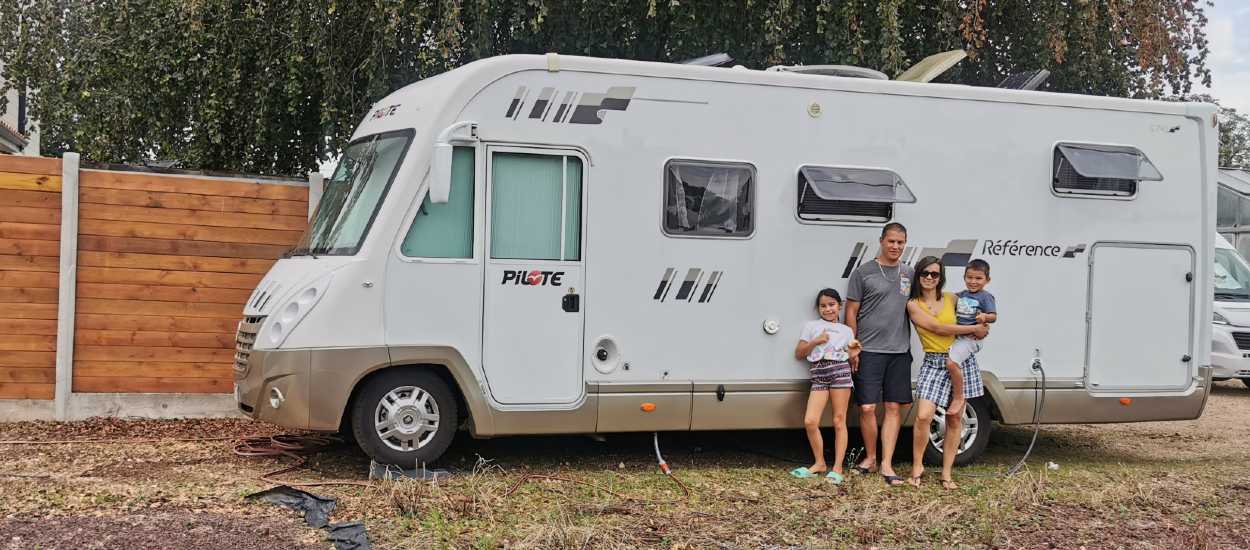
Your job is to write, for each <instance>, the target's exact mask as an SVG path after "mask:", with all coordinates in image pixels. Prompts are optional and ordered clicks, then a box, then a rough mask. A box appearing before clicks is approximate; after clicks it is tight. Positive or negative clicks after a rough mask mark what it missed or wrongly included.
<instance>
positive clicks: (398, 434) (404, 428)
mask: <svg viewBox="0 0 1250 550" xmlns="http://www.w3.org/2000/svg"><path fill="white" fill-rule="evenodd" d="M438 425H439V414H438V403H437V402H436V401H435V400H434V396H432V395H430V393H429V392H427V391H425V390H423V389H421V388H418V387H416V386H400V387H398V388H395V389H393V390H391V391H389V392H387V393H386V395H383V396H382V399H380V400H379V401H378V406H377V407H376V408H375V409H374V413H373V429H374V431H375V432H376V433H377V436H378V439H381V440H382V443H384V444H386V446H387V447H390V448H392V449H394V450H396V451H401V452H407V451H415V450H417V449H420V448H422V447H424V446H426V445H428V444H429V443H430V440H432V439H434V434H436V433H438Z"/></svg>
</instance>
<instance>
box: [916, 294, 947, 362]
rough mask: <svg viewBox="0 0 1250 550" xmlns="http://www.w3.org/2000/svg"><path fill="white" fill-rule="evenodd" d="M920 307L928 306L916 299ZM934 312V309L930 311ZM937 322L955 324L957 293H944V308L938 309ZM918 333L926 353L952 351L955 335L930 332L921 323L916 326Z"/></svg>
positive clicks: (921, 345)
mask: <svg viewBox="0 0 1250 550" xmlns="http://www.w3.org/2000/svg"><path fill="white" fill-rule="evenodd" d="M916 302H918V303H919V304H920V307H926V306H925V304H924V302H923V301H920V300H916ZM930 313H932V311H930ZM937 322H939V323H942V324H943V325H953V324H955V295H954V294H951V293H949V292H943V293H942V309H941V310H940V311H938V314H937ZM916 334H917V335H919V336H920V347H922V348H924V351H925V352H926V353H950V351H951V344H954V343H955V337H954V336H942V335H940V334H935V333H932V332H929V331H927V330H925V329H923V328H920V326H919V325H917V326H916Z"/></svg>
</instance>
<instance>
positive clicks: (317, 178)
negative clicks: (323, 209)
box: [308, 172, 326, 220]
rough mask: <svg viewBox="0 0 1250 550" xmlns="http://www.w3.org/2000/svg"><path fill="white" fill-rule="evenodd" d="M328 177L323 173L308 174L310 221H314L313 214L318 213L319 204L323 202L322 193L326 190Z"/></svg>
mask: <svg viewBox="0 0 1250 550" xmlns="http://www.w3.org/2000/svg"><path fill="white" fill-rule="evenodd" d="M325 181H326V177H325V176H324V175H322V173H321V172H309V173H308V219H309V220H312V216H313V212H316V211H317V203H319V202H321V192H322V191H323V190H324V189H325Z"/></svg>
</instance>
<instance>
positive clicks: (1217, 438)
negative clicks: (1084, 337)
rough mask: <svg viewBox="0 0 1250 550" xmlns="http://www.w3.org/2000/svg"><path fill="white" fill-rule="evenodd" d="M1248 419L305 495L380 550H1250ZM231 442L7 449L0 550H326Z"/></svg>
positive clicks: (531, 469) (595, 462) (794, 447)
mask: <svg viewBox="0 0 1250 550" xmlns="http://www.w3.org/2000/svg"><path fill="white" fill-rule="evenodd" d="M1248 414H1250V390H1248V389H1246V387H1245V386H1243V385H1242V384H1241V383H1238V382H1225V383H1220V384H1217V387H1216V389H1215V391H1214V393H1213V395H1212V396H1211V399H1210V401H1209V402H1208V404H1207V410H1206V413H1205V414H1204V415H1203V417H1202V418H1200V419H1198V420H1195V421H1187V422H1160V423H1145V424H1130V425H1097V426H1094V425H1090V426H1085V425H1081V426H1055V427H1044V428H1043V431H1042V434H1041V437H1040V438H1039V440H1038V444H1037V449H1036V450H1035V451H1034V453H1033V456H1032V457H1031V458H1030V459H1029V463H1028V467H1027V468H1026V469H1025V470H1023V471H1022V472H1021V473H1019V474H1018V475H1016V476H1013V477H1011V478H1007V479H1001V478H993V477H972V476H986V475H991V474H994V473H996V472H1001V471H1002V470H1004V469H1005V468H1007V467H1008V466H1010V465H1011V464H1013V463H1015V462H1016V461H1017V460H1018V458H1019V456H1020V454H1021V453H1022V452H1023V451H1024V449H1025V447H1026V446H1027V445H1028V441H1029V437H1030V436H1031V431H1030V430H1029V429H1026V428H1022V427H1013V428H1000V429H998V430H997V431H995V433H994V436H993V439H992V440H991V443H990V450H989V452H988V453H987V455H986V456H985V457H984V459H983V460H981V461H980V462H979V463H978V464H976V465H974V466H971V467H968V468H963V469H960V470H959V472H958V473H959V474H960V477H958V478H957V479H958V480H959V481H960V483H961V485H962V488H961V489H960V490H958V491H950V492H947V491H943V490H941V488H940V487H939V485H938V483H937V471H936V468H931V469H930V473H929V474H928V475H927V476H926V477H925V480H924V486H923V487H922V488H921V489H919V490H916V489H912V488H889V487H886V486H885V484H884V483H882V482H881V479H880V477H879V476H876V475H872V476H853V477H852V478H851V479H850V480H849V482H848V483H847V484H846V485H843V486H841V487H835V486H832V485H829V484H827V483H824V482H822V481H809V480H796V479H793V478H790V477H789V476H788V475H786V472H787V471H788V470H789V469H790V468H792V467H794V465H796V464H795V463H796V462H797V461H802V460H804V459H805V455H806V453H807V450H806V443H805V440H804V438H803V435H802V433H801V432H800V431H797V430H795V431H777V432H724V433H679V434H661V443H662V445H663V447H664V452H665V458H666V459H667V460H668V461H669V463H670V464H671V465H672V467H673V469H674V472H675V473H676V475H677V477H678V478H679V479H680V480H681V481H683V482H684V483H685V485H687V486H688V487H689V491H690V495H689V497H685V496H683V491H682V489H681V488H680V487H678V485H677V484H675V483H672V482H670V480H668V479H666V478H665V477H664V476H662V475H660V474H658V473H657V470H656V467H655V462H654V455H653V454H652V451H651V439H650V434H637V435H622V436H616V437H609V438H608V439H607V440H606V441H595V440H592V439H590V438H588V437H526V438H505V439H497V440H473V439H471V438H468V437H460V438H459V439H457V441H456V443H455V444H454V445H453V447H452V451H451V452H450V453H449V455H448V457H447V460H446V465H447V466H449V467H451V468H452V469H453V470H454V471H455V474H454V475H453V476H452V477H451V478H449V479H448V480H445V481H443V482H441V483H438V484H433V483H429V482H417V481H400V482H376V483H374V484H373V486H371V487H357V486H324V487H312V488H309V489H308V490H309V491H310V492H313V493H315V494H318V495H322V496H330V497H334V498H337V499H338V501H339V503H338V509H337V510H336V511H335V512H334V515H333V517H332V521H334V522H343V521H362V522H364V523H365V525H366V527H367V528H368V531H369V537H370V539H371V541H372V543H373V546H374V547H375V548H430V547H446V548H492V547H504V546H506V547H517V548H575V547H576V548H625V547H630V548H635V547H659V548H703V547H713V548H755V547H790V546H808V547H845V546H853V547H876V548H894V547H933V546H942V547H949V546H966V547H993V548H1048V547H1049V548H1082V547H1084V548H1107V547H1124V548H1169V549H1171V548H1250V506H1248V505H1250V477H1247V476H1246V475H1245V473H1244V472H1245V470H1246V465H1247V463H1248V462H1250V445H1248V444H1247V441H1250V422H1247V421H1246V416H1247V415H1248ZM276 433H280V430H279V429H278V428H276V427H274V426H269V425H265V424H259V423H255V422H250V421H244V420H232V419H231V420H183V421H139V420H129V421H127V420H115V419H100V420H93V421H89V422H81V423H65V424H61V423H11V424H0V441H12V440H35V441H49V440H83V439H101V438H104V439H112V440H124V441H133V440H140V439H142V440H150V439H162V440H166V439H171V438H197V437H234V436H244V435H272V434H276ZM904 436H905V437H906V434H904ZM855 443H856V442H855V441H854V439H853V440H852V444H853V445H854V444H855ZM232 446H233V443H232V442H230V441H209V442H173V441H161V442H148V443H134V442H130V443H125V444H94V443H77V444H39V445H15V444H6V443H0V548H23V549H25V548H328V547H330V545H329V544H328V543H326V542H324V540H325V532H324V531H322V530H318V529H313V528H311V527H307V526H305V525H304V523H303V520H302V518H301V517H300V516H299V515H298V514H296V513H295V512H292V511H289V510H286V509H283V508H278V507H275V506H272V505H269V504H264V503H259V502H254V501H249V500H244V498H243V497H244V496H245V495H248V494H250V493H253V492H255V491H258V490H261V489H264V488H267V487H269V486H271V485H270V484H268V483H265V482H263V481H261V480H259V479H258V477H259V476H260V475H262V474H264V473H266V472H271V471H273V470H277V469H280V468H282V467H284V466H287V465H289V464H291V463H292V459H289V458H286V457H276V458H275V457H267V458H244V457H238V456H235V455H234V453H233V452H232V451H231V449H232ZM1047 462H1054V463H1056V464H1057V465H1058V469H1057V470H1052V469H1048V468H1046V467H1045V466H1044V465H1045V464H1046V463H1047ZM368 467H369V461H368V459H367V458H366V457H365V456H363V455H362V454H361V453H360V452H359V451H357V450H355V449H354V448H351V447H340V448H336V449H333V450H329V451H325V452H322V453H320V454H318V455H315V456H314V457H312V458H311V459H310V461H309V463H308V467H307V468H305V469H301V470H297V471H294V472H290V473H287V474H283V475H282V476H281V478H282V479H284V480H290V481H324V480H341V479H346V480H356V481H365V480H367V477H368V476H367V472H368ZM899 467H900V472H905V471H906V469H907V468H906V466H904V465H901V464H900V465H899ZM537 476H546V477H537Z"/></svg>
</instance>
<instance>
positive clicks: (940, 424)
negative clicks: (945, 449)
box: [929, 402, 979, 453]
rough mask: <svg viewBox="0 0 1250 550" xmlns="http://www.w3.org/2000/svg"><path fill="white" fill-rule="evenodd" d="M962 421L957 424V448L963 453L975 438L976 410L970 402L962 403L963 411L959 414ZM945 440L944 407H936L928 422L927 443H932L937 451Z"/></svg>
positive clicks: (939, 450) (940, 450) (940, 449)
mask: <svg viewBox="0 0 1250 550" xmlns="http://www.w3.org/2000/svg"><path fill="white" fill-rule="evenodd" d="M961 416H962V417H963V422H962V423H961V425H960V426H959V448H958V452H959V453H963V452H964V451H967V450H968V449H969V448H971V447H972V442H974V441H976V439H977V424H978V422H979V420H978V419H977V413H976V410H975V409H973V408H972V403H968V402H965V403H964V413H963V415H961ZM945 442H946V408H945V407H938V408H937V411H936V412H934V414H933V422H932V423H930V424H929V443H930V444H932V445H933V447H934V448H935V449H937V450H938V452H942V445H943V444H944V443H945Z"/></svg>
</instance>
